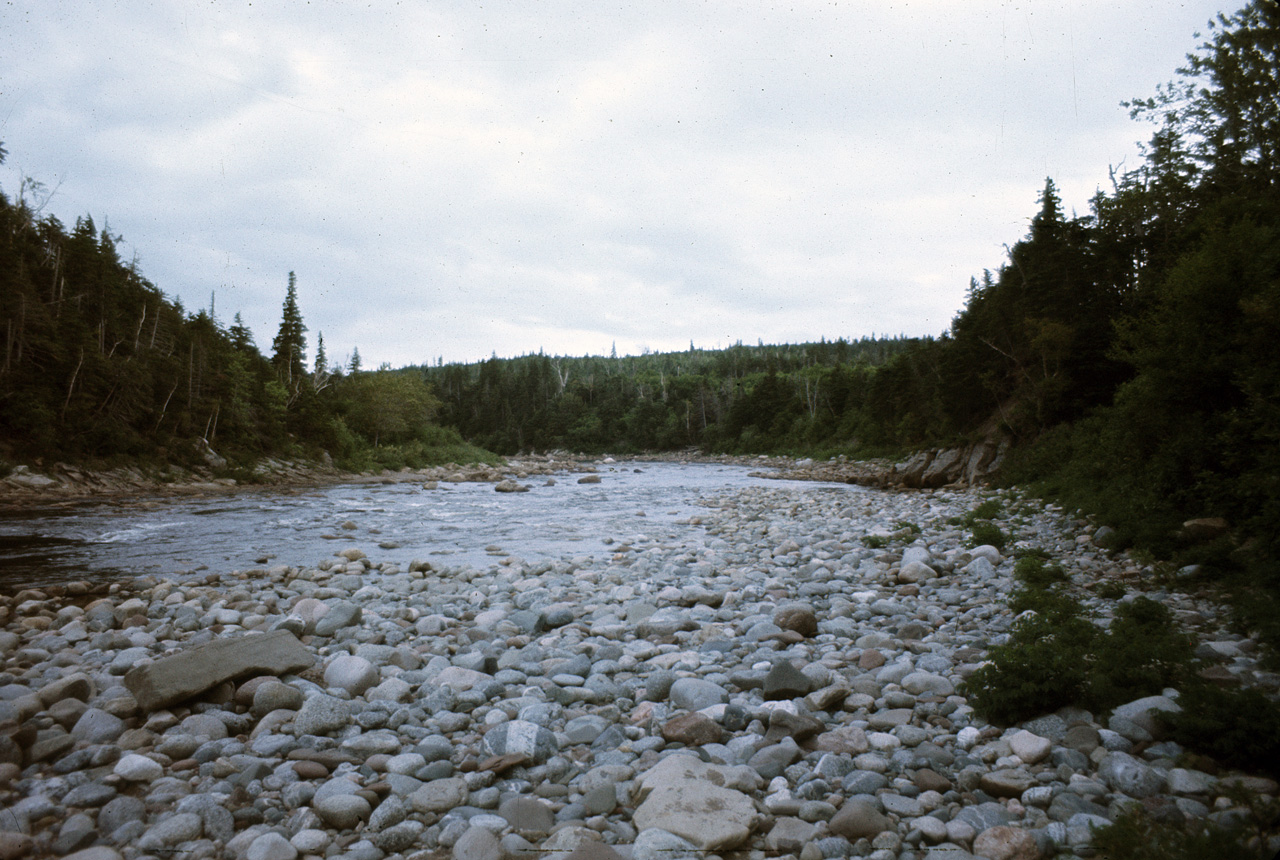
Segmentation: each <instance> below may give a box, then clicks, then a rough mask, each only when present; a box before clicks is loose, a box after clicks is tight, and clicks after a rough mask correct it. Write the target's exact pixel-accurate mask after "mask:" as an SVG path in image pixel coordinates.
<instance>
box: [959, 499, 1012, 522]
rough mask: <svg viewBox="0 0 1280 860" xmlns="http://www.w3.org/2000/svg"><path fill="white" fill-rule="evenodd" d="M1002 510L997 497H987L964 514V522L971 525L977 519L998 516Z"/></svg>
mask: <svg viewBox="0 0 1280 860" xmlns="http://www.w3.org/2000/svg"><path fill="white" fill-rule="evenodd" d="M1003 510H1004V505H1002V504H1001V503H1000V500H999V499H987V500H986V501H985V502H983V503H982V504H980V505H978V506H977V507H976V508H974V509H973V510H972V511H970V512H969V513H967V514H965V516H964V524H965V525H967V526H971V525H973V524H974V523H976V522H978V521H979V520H994V519H995V518H996V517H998V516H1000V513H1001V511H1003Z"/></svg>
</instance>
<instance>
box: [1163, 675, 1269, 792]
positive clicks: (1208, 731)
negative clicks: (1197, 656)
mask: <svg viewBox="0 0 1280 860" xmlns="http://www.w3.org/2000/svg"><path fill="white" fill-rule="evenodd" d="M1178 704H1179V705H1181V706H1182V710H1181V711H1180V712H1178V713H1176V714H1165V715H1162V716H1161V720H1162V721H1163V722H1165V723H1166V725H1167V727H1168V729H1169V731H1170V737H1172V739H1173V740H1175V741H1177V742H1178V743H1180V744H1182V745H1183V746H1185V747H1187V748H1188V749H1191V750H1195V751H1197V752H1201V753H1203V754H1205V755H1208V756H1211V757H1212V758H1214V759H1217V760H1218V761H1220V762H1222V763H1223V764H1226V765H1228V766H1230V767H1238V768H1241V769H1242V770H1247V771H1249V772H1257V771H1263V772H1266V773H1269V774H1271V775H1272V776H1275V777H1280V705H1277V703H1276V702H1274V701H1272V700H1271V699H1269V698H1268V697H1267V696H1266V695H1264V694H1263V693H1262V692H1260V691H1259V690H1256V689H1252V688H1245V689H1239V688H1237V689H1224V688H1221V687H1215V686H1212V685H1210V684H1208V683H1207V682H1204V681H1196V682H1194V683H1190V684H1188V685H1186V686H1185V687H1183V689H1182V693H1181V695H1180V696H1179V698H1178Z"/></svg>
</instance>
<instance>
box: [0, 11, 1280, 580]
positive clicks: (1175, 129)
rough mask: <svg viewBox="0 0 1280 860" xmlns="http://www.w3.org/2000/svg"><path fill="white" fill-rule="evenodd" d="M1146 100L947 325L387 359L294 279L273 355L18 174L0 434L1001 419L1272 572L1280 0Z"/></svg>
mask: <svg viewBox="0 0 1280 860" xmlns="http://www.w3.org/2000/svg"><path fill="white" fill-rule="evenodd" d="M1128 107H1129V108H1130V110H1131V113H1132V115H1133V117H1134V119H1135V120H1137V121H1138V122H1140V123H1146V124H1149V126H1150V128H1151V129H1152V132H1151V134H1150V137H1149V141H1148V143H1147V144H1146V146H1145V149H1144V158H1143V160H1142V162H1141V163H1140V164H1138V165H1137V166H1135V167H1134V168H1132V169H1128V170H1117V169H1115V168H1111V169H1108V166H1107V165H1099V174H1100V177H1099V179H1100V182H1105V183H1106V185H1107V187H1106V188H1105V190H1100V191H1099V192H1098V193H1097V194H1096V195H1095V196H1094V198H1093V199H1092V200H1091V201H1090V204H1089V211H1088V212H1086V213H1076V212H1067V211H1064V206H1063V203H1062V201H1061V199H1060V197H1059V195H1058V192H1057V189H1056V188H1055V185H1054V183H1053V181H1052V179H1051V178H1050V179H1048V180H1046V181H1045V183H1044V185H1043V186H1042V187H1041V188H1039V189H1035V188H1029V189H1028V195H1027V197H1028V214H1029V215H1030V216H1031V218H1030V226H1029V229H1028V231H1027V233H1026V234H1025V235H1024V236H1022V237H1021V238H1020V239H1019V240H1018V241H1016V243H1015V244H1013V245H1012V246H1011V247H1010V249H1009V253H1008V256H1007V259H1005V260H1004V261H1002V262H999V263H998V265H996V266H995V267H994V268H993V269H991V270H989V271H986V272H983V273H981V274H980V275H978V276H977V277H975V278H974V279H973V280H972V282H971V284H970V288H969V292H968V295H967V298H966V301H965V304H964V307H963V308H961V309H959V311H958V313H957V315H956V317H955V319H954V321H953V323H952V325H951V327H950V329H949V330H948V331H947V332H945V333H940V335H939V336H937V337H932V338H923V339H908V338H890V339H884V338H880V339H868V338H863V339H856V338H855V339H848V340H846V339H840V340H836V341H834V342H828V341H819V342H816V343H807V344H797V345H779V346H771V345H763V344H761V345H758V346H754V347H753V346H743V345H741V344H739V345H736V346H733V347H730V348H728V349H724V350H716V351H711V350H702V349H696V348H694V347H693V345H692V344H691V345H690V349H689V350H688V351H685V352H676V353H662V354H647V355H642V356H624V357H617V356H609V357H592V356H587V357H572V358H571V357H561V356H548V355H542V354H538V355H526V356H523V357H518V358H510V359H502V358H497V357H496V356H495V357H494V358H492V359H490V360H488V361H485V362H480V363H476V364H466V365H464V364H450V365H445V364H443V363H436V364H435V365H431V364H426V365H424V366H420V367H412V368H404V369H400V370H390V369H386V368H384V369H382V370H379V371H373V372H369V371H363V370H361V369H360V368H359V367H358V366H356V363H355V362H352V364H351V365H348V366H347V367H335V366H334V365H333V364H332V363H331V362H329V361H328V360H327V359H326V357H325V355H324V349H323V340H322V338H320V337H319V336H317V338H316V341H315V344H314V350H312V351H310V352H308V346H309V344H308V341H307V335H306V326H305V324H304V321H303V314H302V312H301V309H300V308H299V307H298V304H297V300H296V293H295V288H294V282H293V279H292V276H290V278H289V281H288V284H287V286H286V285H284V284H282V287H284V296H285V300H284V305H283V311H282V319H281V326H280V330H279V333H278V335H277V336H276V338H275V340H274V342H273V347H272V354H271V355H270V356H265V355H262V354H261V353H260V352H259V351H258V349H257V347H256V346H255V344H254V341H253V338H252V337H251V335H250V333H249V332H248V331H247V330H246V329H245V328H244V327H243V326H242V325H241V324H240V323H239V321H238V320H237V321H236V322H234V323H232V324H231V325H229V326H228V325H226V324H225V323H224V322H223V321H222V320H219V319H217V318H216V317H215V316H214V314H213V312H212V309H210V310H207V311H206V310H198V311H190V310H188V309H186V308H183V307H182V306H181V305H180V304H179V303H177V302H175V301H173V300H171V299H168V298H166V297H165V295H164V294H163V293H162V292H161V289H160V288H159V287H157V286H156V285H153V284H151V283H149V282H148V281H147V280H146V279H145V278H144V277H143V275H142V274H141V273H140V272H139V271H138V270H137V268H136V267H135V266H133V265H131V264H129V263H128V262H126V261H123V260H121V259H120V258H119V256H118V254H117V251H116V246H117V243H118V241H119V240H118V237H113V236H112V235H111V234H110V232H109V231H107V230H103V229H99V228H98V227H97V225H96V224H95V223H94V221H93V219H92V218H90V217H87V216H86V217H82V218H78V219H77V220H76V223H75V225H74V226H72V227H67V226H65V225H64V224H62V223H61V222H59V221H58V220H57V219H56V218H55V217H53V216H51V215H41V214H40V213H39V212H38V211H36V207H34V206H33V203H32V199H33V198H34V196H35V192H36V191H37V190H38V187H37V186H36V185H35V184H31V185H28V184H24V186H23V188H21V189H19V190H18V191H17V196H16V199H14V198H11V197H9V196H0V341H2V342H3V358H2V359H0V438H2V439H3V442H2V443H0V444H2V445H3V449H2V450H0V457H3V458H4V459H6V460H8V461H21V460H24V459H32V458H36V457H45V458H56V459H64V460H81V461H93V462H109V461H113V460H121V459H124V460H128V459H137V458H149V459H152V460H156V461H163V460H166V459H167V460H170V461H178V462H181V461H184V460H194V459H195V458H198V457H199V456H200V452H201V450H202V448H203V446H204V445H205V443H206V442H207V444H208V445H209V446H212V447H213V448H214V449H216V450H217V451H218V452H219V453H221V454H223V455H224V456H226V457H228V458H229V459H231V460H232V461H233V462H245V461H249V460H252V459H253V458H255V457H259V456H263V455H268V454H279V453H293V454H296V455H310V456H318V455H319V454H320V452H322V451H323V452H328V453H330V454H331V455H332V456H334V457H335V458H338V459H339V461H340V462H346V463H361V462H369V463H382V464H386V465H396V464H404V463H414V462H423V461H425V460H427V459H430V458H432V457H437V458H439V457H445V458H452V459H456V458H457V457H459V456H463V454H464V453H466V452H470V453H472V454H474V453H475V449H467V448H465V447H463V446H462V443H461V438H465V439H466V440H467V441H468V442H470V443H474V444H475V445H478V446H481V447H484V448H487V449H489V450H492V451H495V452H498V453H502V454H510V453H516V452H519V451H539V450H547V449H554V448H560V449H571V450H579V451H587V452H602V451H612V452H633V451H643V450H671V449H686V448H692V447H697V448H700V449H703V450H706V451H715V452H734V453H794V454H817V455H830V454H836V453H843V454H849V455H853V456H857V455H860V454H861V455H865V454H869V453H870V454H886V453H905V452H907V451H910V450H912V449H915V448H920V447H928V446H937V445H945V444H950V443H953V442H958V441H964V440H968V439H974V438H978V437H983V436H989V435H992V434H996V433H998V434H1002V435H1004V436H1006V437H1008V438H1010V439H1012V440H1013V441H1014V444H1015V450H1014V455H1013V456H1012V457H1011V459H1010V463H1009V466H1008V468H1007V469H1006V474H1007V476H1008V477H1009V478H1010V479H1012V480H1018V481H1021V482H1032V483H1034V484H1035V485H1036V486H1038V487H1039V488H1040V489H1042V490H1043V491H1046V492H1049V493H1053V494H1057V495H1059V496H1060V497H1061V498H1063V499H1064V500H1065V501H1066V502H1067V503H1069V504H1071V505H1073V506H1077V507H1081V508H1083V509H1085V510H1089V511H1091V512H1094V513H1096V514H1098V515H1099V516H1100V517H1101V518H1102V519H1104V520H1105V521H1107V522H1110V523H1112V524H1114V525H1115V526H1116V527H1117V528H1118V529H1119V530H1120V531H1121V532H1122V534H1124V535H1125V536H1126V537H1127V538H1128V539H1130V540H1133V541H1136V542H1138V543H1139V544H1141V545H1143V546H1147V547H1150V548H1152V549H1154V550H1157V551H1159V552H1166V553H1168V552H1176V551H1180V550H1182V551H1185V552H1192V551H1191V550H1187V549H1186V548H1185V547H1180V546H1179V543H1178V538H1177V534H1178V530H1179V526H1180V524H1181V523H1182V522H1183V521H1184V520H1187V519H1191V518H1198V517H1221V518H1224V519H1225V520H1226V521H1227V523H1228V524H1229V525H1230V527H1231V533H1230V535H1228V536H1227V537H1224V538H1223V539H1222V540H1221V541H1220V542H1219V543H1217V544H1211V545H1210V546H1209V547H1208V548H1206V547H1204V546H1200V547H1199V548H1197V549H1195V550H1194V552H1195V553H1200V554H1201V555H1203V556H1204V557H1205V558H1204V560H1205V561H1207V562H1211V563H1212V564H1219V565H1222V566H1224V567H1234V568H1239V569H1249V570H1251V571H1252V572H1253V573H1254V576H1253V578H1252V579H1251V580H1250V581H1251V582H1253V583H1263V584H1264V585H1265V590H1269V591H1271V592H1273V593H1274V592H1277V591H1280V568H1277V567H1276V565H1275V562H1274V561H1271V560H1272V559H1275V558H1276V557H1277V550H1280V546H1277V537H1276V536H1277V535H1280V5H1278V4H1277V3H1276V2H1275V0H1254V2H1252V3H1250V4H1249V5H1247V6H1245V7H1244V8H1243V9H1242V10H1240V11H1239V12H1236V13H1234V14H1231V15H1221V16H1219V18H1218V19H1217V20H1216V21H1214V22H1211V26H1210V28H1209V29H1208V30H1207V31H1206V33H1205V35H1204V37H1203V41H1202V43H1201V44H1200V45H1198V46H1194V48H1193V51H1192V53H1190V54H1189V55H1188V57H1187V61H1186V64H1185V65H1184V66H1183V67H1182V68H1180V69H1179V70H1177V78H1176V79H1175V80H1174V81H1173V82H1172V83H1169V84H1166V85H1163V86H1158V87H1156V89H1155V93H1154V95H1151V96H1147V97H1141V98H1136V99H1134V100H1133V101H1132V102H1131V103H1130V104H1129V105H1128ZM1138 134H1139V135H1141V132H1139V133H1138ZM1037 192H1038V197H1037ZM1011 238H1012V237H1011ZM995 262H996V261H993V263H995ZM282 280H283V279H282ZM430 351H431V344H430V343H424V344H423V352H424V353H426V354H430ZM308 356H309V358H308Z"/></svg>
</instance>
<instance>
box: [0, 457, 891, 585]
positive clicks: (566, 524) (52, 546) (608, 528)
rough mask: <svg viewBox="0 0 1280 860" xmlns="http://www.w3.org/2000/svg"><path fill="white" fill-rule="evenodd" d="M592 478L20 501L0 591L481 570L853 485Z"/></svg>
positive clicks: (692, 468)
mask: <svg viewBox="0 0 1280 860" xmlns="http://www.w3.org/2000/svg"><path fill="white" fill-rule="evenodd" d="M599 468H600V472H599V474H600V477H601V482H600V483H599V484H579V483H577V479H578V477H580V476H579V475H578V474H564V475H557V476H556V477H555V483H554V484H553V485H547V479H546V478H544V477H535V478H531V479H529V480H527V481H525V482H523V483H525V484H526V485H527V486H530V487H531V489H530V491H529V492H527V493H497V492H495V491H494V488H493V485H492V484H487V483H460V484H450V483H444V482H441V483H440V484H439V485H438V488H437V489H434V490H427V489H424V488H423V485H422V484H420V483H399V484H339V485H334V486H328V487H323V488H317V489H312V490H303V491H297V490H294V491H284V492H282V491H279V490H275V491H267V490H259V489H245V490H241V491H239V492H235V493H228V494H225V495H211V496H192V497H184V496H179V497H173V496H167V497H160V496H139V497H135V498H131V499H128V500H120V499H111V500H105V501H90V502H82V503H76V504H74V505H65V504H64V505H48V506H31V507H29V508H26V509H24V510H22V511H21V512H9V513H8V514H6V515H4V516H3V517H0V586H2V587H4V588H6V589H16V588H21V587H25V586H39V585H47V584H53V583H60V582H68V581H74V580H83V579H87V580H91V581H94V580H101V579H114V578H120V577H127V576H135V575H141V574H157V575H161V576H182V575H189V574H191V573H192V572H200V571H212V572H217V573H223V572H227V571H232V570H245V569H249V568H255V567H265V566H270V565H274V564H289V565H314V564H317V563H319V562H320V561H321V560H323V559H326V558H332V557H333V555H334V553H335V552H337V551H339V550H342V549H346V548H349V547H358V548H360V549H362V550H364V552H365V553H367V554H368V555H369V557H370V558H372V559H374V560H377V561H383V562H394V563H396V564H398V565H400V567H401V568H402V569H403V568H404V567H406V566H407V565H408V564H409V563H410V561H412V560H414V559H421V560H423V561H429V562H432V563H433V564H434V565H436V566H440V567H461V566H470V567H476V568H480V569H485V568H488V567H489V566H491V565H494V564H498V563H501V562H502V561H503V560H504V559H505V558H508V557H509V556H516V557H518V558H520V559H522V560H524V561H527V562H537V561H541V560H559V559H562V558H572V557H577V556H596V557H600V556H605V555H608V554H610V553H611V552H612V551H613V548H614V547H615V546H617V545H621V544H626V543H630V544H633V545H636V546H637V547H638V546H639V545H641V544H652V543H654V542H661V543H666V544H673V543H674V544H679V543H683V542H700V536H701V534H702V530H701V528H700V527H699V526H697V525H696V524H691V523H690V522H689V520H690V518H691V517H696V516H697V515H698V514H700V513H702V512H704V511H705V509H706V508H705V504H704V501H705V500H708V499H711V498H713V497H715V496H718V495H721V494H723V493H725V492H726V491H732V490H734V489H740V488H743V487H752V486H765V485H767V486H775V487H776V486H781V485H790V486H793V487H795V488H797V489H798V490H800V491H801V492H805V493H832V492H839V493H859V492H867V491H866V490H864V489H862V488H859V487H855V486H851V485H847V484H821V483H808V482H788V481H775V480H769V479H765V478H759V477H752V476H751V475H750V474H749V472H750V471H751V470H750V469H749V468H747V467H744V466H729V465H719V464H702V463H698V464H688V463H647V462H635V463H633V462H627V463H618V464H614V465H602V466H600V467H599Z"/></svg>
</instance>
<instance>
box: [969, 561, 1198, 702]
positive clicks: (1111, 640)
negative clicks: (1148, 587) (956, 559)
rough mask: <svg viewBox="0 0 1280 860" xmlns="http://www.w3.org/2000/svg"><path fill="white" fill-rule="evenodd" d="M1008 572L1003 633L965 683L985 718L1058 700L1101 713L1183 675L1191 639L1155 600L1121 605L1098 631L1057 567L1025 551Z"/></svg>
mask: <svg viewBox="0 0 1280 860" xmlns="http://www.w3.org/2000/svg"><path fill="white" fill-rule="evenodd" d="M1016 576H1017V577H1018V579H1019V580H1020V582H1021V586H1020V587H1019V588H1018V589H1016V590H1015V591H1014V592H1013V594H1012V595H1010V597H1009V608H1010V610H1011V611H1012V612H1014V613H1016V615H1017V618H1016V620H1015V621H1014V624H1013V628H1012V630H1011V631H1010V634H1009V639H1008V641H1007V642H1005V643H1004V644H1002V645H997V646H995V647H994V648H992V649H991V653H990V655H989V662H988V663H987V664H986V665H984V666H982V667H981V668H980V669H978V670H977V671H976V672H974V673H973V675H971V676H970V677H969V679H968V681H967V682H966V689H967V695H968V696H969V699H970V701H971V702H972V703H973V706H974V709H975V710H976V711H977V712H978V713H979V714H981V715H982V716H984V717H985V718H987V719H988V720H991V721H992V722H994V723H997V724H1000V725H1012V724H1014V723H1019V722H1023V721H1025V720H1029V719H1032V718H1034V717H1037V716H1041V715H1042V714H1046V713H1050V712H1052V711H1055V710H1057V709H1059V708H1061V707H1064V706H1066V705H1081V706H1083V707H1086V708H1089V709H1091V710H1093V711H1095V712H1098V713H1105V712H1107V711H1110V710H1111V709H1112V708H1115V707H1116V706H1118V705H1121V704H1124V703H1125V702H1128V701H1131V700H1133V699H1137V698H1141V697H1142V696H1148V695H1158V694H1159V693H1160V692H1161V691H1162V690H1163V689H1164V688H1166V687H1170V686H1174V687H1176V686H1179V685H1180V684H1182V683H1184V682H1185V681H1187V680H1188V679H1189V678H1190V677H1191V675H1192V671H1193V668H1194V661H1193V653H1192V645H1191V639H1190V637H1188V636H1187V635H1186V634H1185V633H1183V632H1182V631H1180V630H1179V629H1178V628H1177V626H1176V624H1175V623H1174V621H1173V617H1172V616H1171V615H1170V613H1169V611H1168V609H1166V608H1165V607H1164V606H1163V605H1161V604H1159V603H1157V602H1155V601H1154V600H1150V599H1148V598H1146V597H1139V598H1137V599H1135V600H1133V601H1129V602H1125V603H1121V604H1119V605H1118V606H1117V607H1116V609H1115V617H1114V618H1113V620H1112V622H1111V624H1110V626H1109V627H1108V628H1107V629H1106V630H1103V629H1102V628H1100V627H1099V626H1098V625H1097V624H1095V623H1094V620H1093V617H1092V614H1091V613H1090V612H1089V611H1088V610H1086V608H1085V607H1084V606H1083V605H1082V604H1081V603H1080V602H1079V601H1078V600H1077V599H1076V598H1074V597H1073V596H1071V595H1070V594H1069V593H1068V591H1067V589H1066V586H1065V576H1064V575H1063V573H1062V570H1061V568H1059V567H1057V566H1047V565H1046V564H1045V560H1044V559H1043V558H1040V557H1036V556H1028V557H1024V558H1022V559H1020V560H1019V561H1018V564H1017V573H1016Z"/></svg>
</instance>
